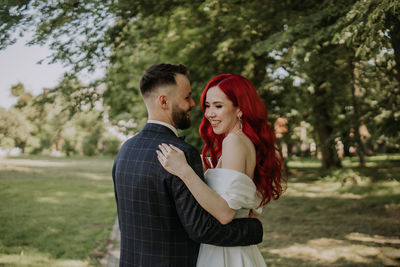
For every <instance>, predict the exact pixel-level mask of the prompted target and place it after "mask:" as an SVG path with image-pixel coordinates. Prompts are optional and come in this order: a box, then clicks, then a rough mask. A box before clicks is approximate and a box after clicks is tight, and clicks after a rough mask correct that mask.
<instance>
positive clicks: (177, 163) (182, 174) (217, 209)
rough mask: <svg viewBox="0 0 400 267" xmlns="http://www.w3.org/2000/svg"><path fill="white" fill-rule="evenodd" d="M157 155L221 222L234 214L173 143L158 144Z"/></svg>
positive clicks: (226, 222) (229, 219)
mask: <svg viewBox="0 0 400 267" xmlns="http://www.w3.org/2000/svg"><path fill="white" fill-rule="evenodd" d="M157 157H158V160H159V161H160V163H161V165H162V166H163V167H164V169H166V170H167V171H168V172H170V173H171V174H173V175H175V176H178V177H179V178H180V179H182V181H183V182H184V183H185V184H186V186H187V187H188V188H189V190H190V192H191V193H192V195H193V196H194V198H195V199H196V200H197V202H199V204H200V205H201V206H202V207H203V208H204V209H205V210H206V211H208V213H210V214H211V215H212V216H213V217H214V218H216V219H217V220H218V221H219V222H220V223H221V224H228V223H230V222H231V221H232V219H233V218H234V216H235V214H236V210H234V209H231V208H230V207H229V205H228V203H227V202H226V201H225V199H223V198H222V197H221V196H220V195H218V194H217V193H216V192H215V191H213V190H212V189H211V188H210V187H208V186H207V184H206V183H204V181H203V180H202V179H200V177H199V176H198V175H197V174H196V173H195V172H194V170H193V169H192V168H191V167H190V166H189V164H187V161H186V157H185V154H184V153H183V151H182V150H180V149H179V148H177V147H175V146H173V145H166V144H162V145H160V151H158V150H157Z"/></svg>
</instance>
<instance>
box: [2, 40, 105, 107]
mask: <svg viewBox="0 0 400 267" xmlns="http://www.w3.org/2000/svg"><path fill="white" fill-rule="evenodd" d="M28 38H29V37H25V38H21V39H19V40H18V41H17V42H16V43H15V44H13V45H12V46H9V47H7V48H6V49H4V50H0V107H4V108H9V107H11V106H12V105H13V104H14V103H16V101H17V99H16V98H15V97H12V96H11V91H10V88H11V86H13V85H15V84H17V83H18V82H21V83H22V84H23V85H24V86H25V89H26V90H27V91H28V92H30V93H31V94H33V95H38V94H40V93H41V92H42V91H43V88H53V87H55V86H56V85H57V84H58V83H59V82H60V81H61V79H62V76H63V74H64V73H65V72H66V71H68V68H66V67H64V66H62V65H61V64H59V63H55V64H47V63H42V64H37V62H38V61H39V60H43V59H46V58H47V57H48V56H50V55H51V54H52V52H51V51H50V49H49V48H48V47H47V46H43V47H42V46H38V45H35V46H26V45H25V43H26V42H27V41H28ZM99 75H102V74H101V73H100V72H99V73H97V74H95V75H94V76H99ZM79 78H80V80H81V81H82V82H84V83H87V82H89V81H92V80H93V78H94V77H89V76H82V77H81V76H80V77H79Z"/></svg>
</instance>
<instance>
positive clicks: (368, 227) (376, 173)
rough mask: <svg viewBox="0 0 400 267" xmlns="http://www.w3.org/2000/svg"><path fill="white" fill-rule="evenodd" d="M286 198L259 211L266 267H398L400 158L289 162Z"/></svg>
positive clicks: (262, 249) (261, 248) (399, 250)
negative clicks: (361, 163)
mask: <svg viewBox="0 0 400 267" xmlns="http://www.w3.org/2000/svg"><path fill="white" fill-rule="evenodd" d="M288 165H289V167H290V174H289V175H288V177H287V178H288V189H287V192H286V193H285V194H284V195H283V196H282V197H281V198H280V199H279V200H277V201H272V202H271V203H270V204H268V205H267V206H266V207H265V208H264V213H263V222H264V241H263V243H262V244H261V245H260V246H259V247H260V250H261V252H262V254H263V256H264V258H265V260H266V263H267V265H268V266H270V267H271V266H296V267H298V266H307V267H308V266H383V265H389V266H400V261H398V260H397V261H396V259H395V258H394V257H393V256H390V255H393V254H397V257H399V255H400V183H399V179H398V178H399V177H400V174H399V173H400V155H391V156H386V155H381V156H375V157H369V158H368V159H367V167H365V168H359V167H356V166H358V164H357V160H356V159H345V160H344V161H343V165H344V168H343V169H342V170H330V171H321V170H320V169H319V166H320V163H319V161H318V160H316V159H302V160H301V159H297V160H291V161H289V162H288Z"/></svg>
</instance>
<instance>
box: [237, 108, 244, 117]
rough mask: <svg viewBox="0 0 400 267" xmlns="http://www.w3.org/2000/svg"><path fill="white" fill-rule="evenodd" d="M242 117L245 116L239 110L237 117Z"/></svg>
mask: <svg viewBox="0 0 400 267" xmlns="http://www.w3.org/2000/svg"><path fill="white" fill-rule="evenodd" d="M242 116H243V112H242V111H241V110H240V109H238V113H237V117H238V118H241V117H242Z"/></svg>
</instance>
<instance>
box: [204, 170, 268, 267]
mask: <svg viewBox="0 0 400 267" xmlns="http://www.w3.org/2000/svg"><path fill="white" fill-rule="evenodd" d="M204 178H205V181H206V183H207V185H208V186H209V187H211V188H212V189H213V190H214V191H215V192H217V193H218V194H219V195H220V196H221V197H222V198H224V199H225V200H226V202H227V203H228V205H229V207H231V208H232V209H235V210H237V211H236V215H235V218H244V217H248V214H249V211H250V210H251V209H253V210H254V209H256V208H257V207H258V205H259V203H260V198H258V197H257V194H256V186H255V184H254V182H253V180H252V179H251V178H250V177H249V176H247V175H246V174H244V173H241V172H238V171H235V170H230V169H222V168H215V169H208V170H207V171H206V173H205V174H204ZM256 212H257V213H261V209H256ZM265 266H266V264H265V261H264V258H263V257H262V255H261V253H260V251H259V250H258V248H257V246H256V245H251V246H238V247H218V246H213V245H208V244H201V245H200V251H199V256H198V258H197V267H265Z"/></svg>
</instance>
